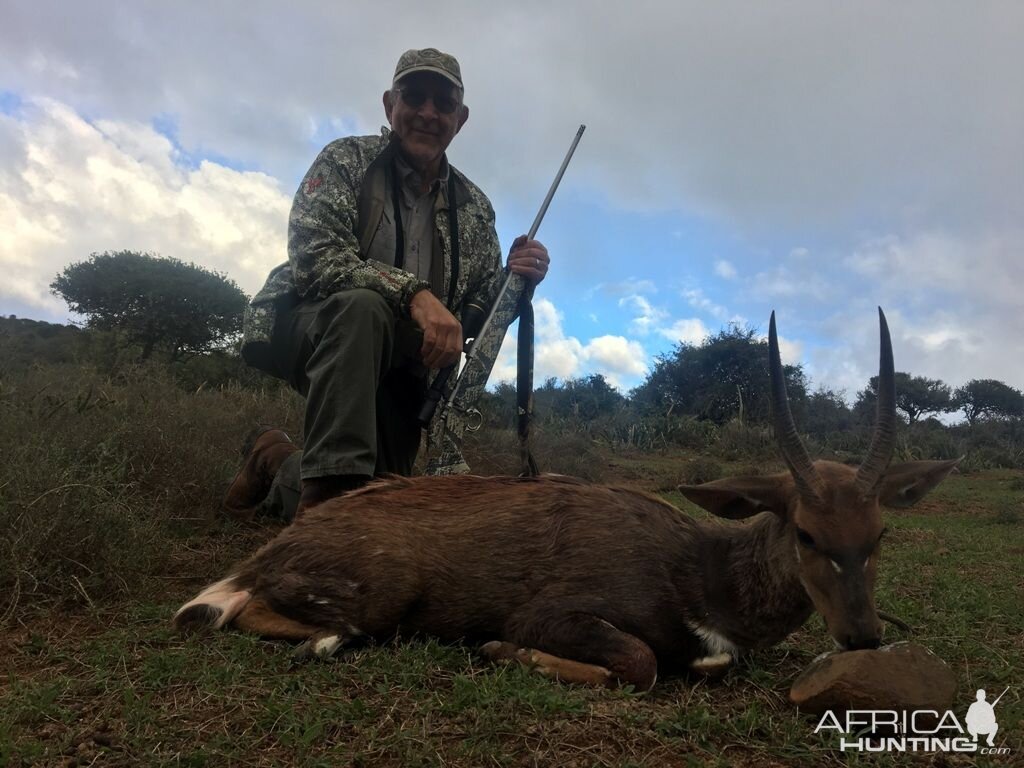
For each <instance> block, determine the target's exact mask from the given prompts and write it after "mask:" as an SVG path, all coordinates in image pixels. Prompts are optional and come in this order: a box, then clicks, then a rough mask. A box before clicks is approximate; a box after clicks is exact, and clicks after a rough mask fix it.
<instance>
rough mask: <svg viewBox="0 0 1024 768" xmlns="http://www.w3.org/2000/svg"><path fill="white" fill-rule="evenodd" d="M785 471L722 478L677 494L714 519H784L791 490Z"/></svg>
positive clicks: (687, 487) (682, 489)
mask: <svg viewBox="0 0 1024 768" xmlns="http://www.w3.org/2000/svg"><path fill="white" fill-rule="evenodd" d="M794 488H795V486H794V484H793V478H792V477H791V476H790V475H789V473H788V472H784V473H782V474H779V475H764V476H758V477H726V478H723V479H721V480H712V481H711V482H710V483H703V484H701V485H680V486H679V492H680V493H681V494H683V496H685V497H686V498H687V499H689V500H690V501H692V502H693V503H694V504H696V505H697V506H699V507H703V508H704V509H706V510H707V511H708V512H710V513H711V514H713V515H717V516H718V517H725V518H728V519H729V520H742V519H743V518H746V517H751V516H753V515H756V514H757V513H758V512H774V513H775V514H777V515H780V516H783V517H784V516H785V515H786V508H787V505H788V500H789V499H790V498H791V496H792V494H793V491H794Z"/></svg>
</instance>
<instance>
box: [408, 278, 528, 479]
mask: <svg viewBox="0 0 1024 768" xmlns="http://www.w3.org/2000/svg"><path fill="white" fill-rule="evenodd" d="M508 281H509V284H508V288H507V289H506V291H505V292H504V294H502V295H501V298H500V300H499V303H498V305H497V306H496V307H495V308H494V316H493V318H492V319H491V323H490V325H489V326H488V327H487V328H486V329H485V330H484V332H483V333H482V334H481V336H480V337H478V338H477V339H476V341H475V343H474V345H473V353H472V357H470V358H469V359H468V360H467V361H466V365H465V366H464V367H463V370H462V375H461V377H460V378H461V380H462V381H461V385H460V388H459V394H458V397H457V398H456V399H455V401H454V402H453V403H452V404H451V406H450V407H445V406H442V407H441V408H438V412H437V414H435V416H434V420H433V421H432V422H431V424H430V433H429V435H428V446H429V447H430V459H429V461H428V462H427V468H426V471H425V473H424V474H427V475H458V474H464V473H467V472H469V465H468V464H467V463H466V460H465V458H464V457H463V455H462V449H461V446H462V437H463V435H464V434H465V430H466V428H467V424H469V423H471V422H472V420H473V418H474V417H473V415H472V409H474V408H475V407H476V404H477V403H479V402H480V396H481V395H482V394H483V392H484V387H485V386H486V385H487V379H488V377H489V376H490V375H491V369H492V368H493V367H494V361H495V360H497V359H498V351H499V350H500V349H501V343H502V341H504V339H505V332H506V330H507V329H508V326H509V325H511V324H512V321H513V320H515V318H516V315H517V314H518V312H519V303H520V301H521V300H522V298H523V296H524V294H526V295H529V294H527V292H528V291H530V292H532V286H530V285H529V284H528V283H527V281H526V280H525V278H523V277H522V276H521V275H517V274H515V273H514V272H512V273H509V274H508ZM529 365H530V379H531V381H532V379H533V370H532V368H533V357H532V355H531V356H530V359H529ZM453 385H454V383H452V386H453ZM449 391H450V390H449ZM476 426H479V424H477V425H476Z"/></svg>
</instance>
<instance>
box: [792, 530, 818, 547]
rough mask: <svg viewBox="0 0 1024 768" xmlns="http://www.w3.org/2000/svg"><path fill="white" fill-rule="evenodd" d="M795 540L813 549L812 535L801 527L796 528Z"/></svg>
mask: <svg viewBox="0 0 1024 768" xmlns="http://www.w3.org/2000/svg"><path fill="white" fill-rule="evenodd" d="M796 540H797V541H799V542H800V543H801V544H803V545H804V546H805V547H807V548H808V549H814V537H813V536H811V534H809V533H808V532H807V531H805V530H804V529H803V528H797V529H796Z"/></svg>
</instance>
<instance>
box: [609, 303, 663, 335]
mask: <svg viewBox="0 0 1024 768" xmlns="http://www.w3.org/2000/svg"><path fill="white" fill-rule="evenodd" d="M619 306H620V307H624V308H626V309H629V310H631V311H632V312H633V319H632V320H630V323H629V327H630V330H631V331H632V332H633V333H636V334H638V335H640V336H646V335H647V334H649V333H650V332H651V331H653V330H655V329H657V328H658V327H659V326H660V325H661V324H662V323H664V322H665V320H666V319H668V312H667V311H666V310H664V309H661V308H660V307H655V306H653V305H652V304H651V302H649V301H648V300H647V299H645V298H644V297H643V296H639V295H636V294H634V295H632V296H624V297H623V298H621V299H619Z"/></svg>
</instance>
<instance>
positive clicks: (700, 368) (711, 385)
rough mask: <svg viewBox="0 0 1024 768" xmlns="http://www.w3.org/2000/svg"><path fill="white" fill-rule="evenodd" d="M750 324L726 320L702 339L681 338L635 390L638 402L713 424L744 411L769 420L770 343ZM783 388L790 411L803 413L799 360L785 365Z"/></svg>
mask: <svg viewBox="0 0 1024 768" xmlns="http://www.w3.org/2000/svg"><path fill="white" fill-rule="evenodd" d="M755 334H756V331H755V330H754V329H753V328H740V327H738V326H735V325H734V326H730V327H729V328H728V329H723V330H721V331H719V332H718V333H717V334H716V335H714V336H711V337H709V338H708V339H706V340H705V341H704V342H703V343H702V344H699V345H698V344H686V343H681V344H679V345H678V346H676V349H675V351H674V352H673V353H672V354H670V355H665V356H662V357H659V358H658V359H657V360H656V361H655V365H654V369H653V370H652V371H651V373H650V374H649V375H648V376H647V379H646V380H645V381H644V383H643V384H641V385H640V386H639V387H637V388H636V389H635V390H633V393H632V396H633V399H634V402H636V403H637V404H638V405H639V406H641V408H643V409H644V410H647V411H651V410H654V411H658V412H660V413H661V414H662V415H665V414H669V413H677V414H690V415H693V416H696V417H697V418H700V419H709V420H711V421H713V422H715V423H717V424H724V423H725V422H727V421H729V420H731V419H734V418H737V417H742V418H743V419H745V420H748V421H752V422H762V423H763V422H767V421H768V420H769V417H770V404H769V403H770V394H769V386H768V343H767V342H766V341H759V340H758V339H756V338H755ZM783 370H784V372H785V376H786V389H787V391H788V393H789V399H790V405H791V407H792V408H793V410H794V412H795V413H797V415H798V418H799V415H800V414H802V411H803V407H804V405H805V403H806V399H807V379H806V377H805V376H804V372H803V369H802V368H801V367H800V366H799V365H785V366H783Z"/></svg>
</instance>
